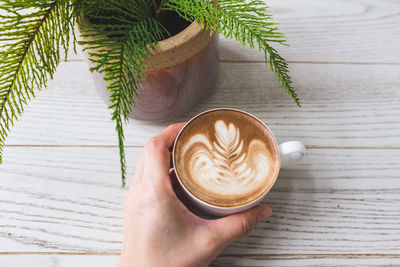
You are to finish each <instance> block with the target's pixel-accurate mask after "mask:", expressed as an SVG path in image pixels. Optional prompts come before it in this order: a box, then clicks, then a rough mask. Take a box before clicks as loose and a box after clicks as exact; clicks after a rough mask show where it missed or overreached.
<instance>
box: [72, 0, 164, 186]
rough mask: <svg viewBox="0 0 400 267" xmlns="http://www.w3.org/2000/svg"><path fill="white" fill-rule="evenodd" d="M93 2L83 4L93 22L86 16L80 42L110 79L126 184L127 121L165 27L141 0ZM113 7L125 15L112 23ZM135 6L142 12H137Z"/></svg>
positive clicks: (112, 105)
mask: <svg viewBox="0 0 400 267" xmlns="http://www.w3.org/2000/svg"><path fill="white" fill-rule="evenodd" d="M93 4H94V5H96V6H95V7H92V6H90V5H87V6H85V7H83V8H84V9H86V10H85V11H84V14H85V17H86V18H87V19H88V20H90V22H89V23H85V22H84V21H83V20H82V27H81V29H84V32H83V34H82V35H81V37H82V38H83V41H80V42H79V43H80V44H82V45H83V46H84V47H85V50H86V51H87V52H88V54H89V59H90V60H91V62H93V63H94V64H95V67H93V68H91V71H97V72H99V73H103V74H104V80H105V81H107V82H108V85H107V90H108V92H109V93H110V96H109V99H110V102H111V104H110V106H109V109H111V113H112V119H113V120H114V121H115V123H116V131H117V135H118V144H119V151H120V163H121V174H122V185H123V186H124V185H125V180H126V160H125V152H124V130H123V125H124V122H126V121H127V120H128V118H129V115H130V114H131V112H132V107H134V105H135V103H134V99H133V97H134V96H135V95H137V91H138V89H139V88H140V87H141V86H142V82H143V78H144V70H145V67H146V64H145V60H146V59H147V58H148V56H149V55H150V53H151V51H152V50H154V48H155V45H156V44H157V42H158V41H159V40H161V39H163V32H164V31H165V29H164V27H163V26H162V25H161V24H159V22H158V21H157V20H155V19H154V18H153V17H152V14H151V13H150V11H148V12H143V11H146V10H147V9H145V8H141V7H140V5H143V2H141V1H120V0H114V1H93ZM91 10H94V11H95V12H91ZM110 10H111V11H112V13H113V14H123V16H122V15H121V16H112V18H113V21H112V23H110V24H107V22H109V21H107V20H106V21H104V20H103V18H104V14H105V13H107V12H110ZM134 10H141V11H142V12H140V13H138V12H136V13H135V12H134ZM131 12H132V13H131ZM127 18H129V20H127ZM127 21H129V23H127ZM110 29H112V32H110Z"/></svg>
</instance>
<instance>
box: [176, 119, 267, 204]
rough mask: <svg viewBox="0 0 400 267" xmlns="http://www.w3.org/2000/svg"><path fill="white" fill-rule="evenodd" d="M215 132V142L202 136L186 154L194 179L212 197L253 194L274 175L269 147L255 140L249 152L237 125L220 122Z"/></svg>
mask: <svg viewBox="0 0 400 267" xmlns="http://www.w3.org/2000/svg"><path fill="white" fill-rule="evenodd" d="M214 128H215V130H214V133H215V141H214V142H211V141H210V140H209V139H208V138H207V136H206V135H204V134H201V133H199V134H196V135H194V136H193V137H192V138H191V139H190V140H189V141H188V143H187V144H186V146H185V148H184V149H183V151H182V153H183V157H184V158H186V159H187V162H188V164H187V165H186V167H187V170H186V171H187V173H188V174H189V175H190V177H191V179H192V180H193V181H194V182H195V183H196V184H197V185H199V186H201V187H203V189H206V190H207V191H209V192H210V193H214V194H218V195H229V196H230V195H237V194H246V193H249V192H251V191H253V190H254V188H257V187H259V186H260V185H261V184H262V183H264V182H265V177H268V176H269V175H270V173H271V172H272V171H273V162H271V159H270V158H271V157H268V156H267V155H269V154H270V152H269V150H268V148H267V147H266V146H265V144H264V143H263V142H262V141H260V140H258V139H253V140H249V145H248V148H247V149H245V148H244V145H243V139H242V138H241V135H240V130H239V128H238V127H237V126H235V125H234V124H233V123H229V124H227V123H225V122H224V121H222V120H218V121H216V122H215V125H214Z"/></svg>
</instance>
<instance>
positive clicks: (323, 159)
mask: <svg viewBox="0 0 400 267" xmlns="http://www.w3.org/2000/svg"><path fill="white" fill-rule="evenodd" d="M139 152H140V149H139V148H129V149H128V150H127V156H128V162H129V164H128V166H129V169H128V177H129V180H131V179H132V177H133V174H134V166H135V165H136V162H137V159H138V156H139ZM6 153H7V155H8V158H7V159H6V161H5V162H4V164H3V165H2V166H0V177H2V183H1V185H0V195H1V199H0V243H1V244H2V249H1V250H2V252H15V251H19V252H32V251H37V252H40V251H42V252H67V253H68V252H80V253H88V252H90V253H110V252H113V253H118V252H119V250H120V247H121V237H122V236H121V235H122V202H123V199H124V195H125V193H126V189H122V188H121V187H120V176H119V163H118V157H117V153H118V152H117V149H116V148H25V147H23V148H22V147H21V148H17V147H13V148H10V147H8V148H7V149H6ZM399 160H400V153H399V151H398V150H343V149H337V150H335V149H327V150H322V149H318V150H312V151H310V152H309V153H308V155H307V157H306V158H305V159H304V161H302V162H301V163H299V165H297V166H293V167H292V168H290V169H286V170H282V172H281V174H280V176H279V178H278V181H277V183H276V184H275V186H274V188H273V190H272V191H271V192H270V193H269V194H268V196H267V198H266V199H265V201H264V202H265V203H267V204H269V205H270V206H271V207H272V210H273V215H272V216H271V217H270V219H269V220H268V221H267V222H263V223H261V224H259V225H258V226H257V228H256V229H255V230H253V231H252V232H251V233H250V235H249V236H247V237H245V238H242V239H240V240H238V241H237V242H235V243H233V244H232V245H231V246H230V247H228V248H227V249H226V250H225V251H224V252H223V255H232V254H246V255H247V254H330V253H333V254H338V253H345V254H360V253H361V254H362V253H364V254H368V253H371V252H373V253H376V254H400V247H399V246H398V244H399V243H400V208H399V206H398V201H399V200H400V199H399V195H400V185H399V183H398V179H399V178H400V177H399V173H400V169H399V165H398V162H399ZM129 182H130V181H129ZM224 257H225V259H224V261H229V259H228V258H229V257H228V256H224Z"/></svg>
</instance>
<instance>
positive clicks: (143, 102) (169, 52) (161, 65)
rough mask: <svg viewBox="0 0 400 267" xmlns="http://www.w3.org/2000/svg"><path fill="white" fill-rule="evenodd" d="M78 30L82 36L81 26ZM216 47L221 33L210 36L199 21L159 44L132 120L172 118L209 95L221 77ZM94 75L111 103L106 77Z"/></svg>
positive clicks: (150, 62)
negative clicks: (219, 75)
mask: <svg viewBox="0 0 400 267" xmlns="http://www.w3.org/2000/svg"><path fill="white" fill-rule="evenodd" d="M76 30H77V32H78V34H79V27H76ZM79 35H80V34H79ZM217 46H218V34H216V33H214V34H212V35H211V34H210V32H209V31H208V30H205V29H202V28H201V26H200V25H199V24H198V23H196V22H193V23H192V24H190V25H189V26H188V27H187V28H186V29H185V30H183V31H181V32H179V33H178V34H176V35H174V36H172V37H170V38H168V39H165V40H162V41H160V42H159V43H158V45H157V46H156V49H155V54H152V55H151V56H150V57H149V59H148V61H147V63H148V67H147V68H146V70H145V76H146V79H145V82H144V83H143V86H142V89H140V90H139V91H138V95H139V97H135V99H134V101H135V107H133V111H132V114H131V117H132V118H134V119H139V120H148V121H164V120H169V119H173V118H176V117H179V116H181V115H183V114H185V113H186V112H188V111H189V110H191V108H192V107H193V106H195V105H196V104H197V103H198V102H199V101H200V100H202V99H203V98H204V97H206V96H208V95H210V94H211V93H212V91H213V89H214V87H215V84H216V80H217V76H218V64H219V61H218V50H217ZM85 55H86V58H88V55H87V53H85ZM87 62H88V64H89V66H90V67H92V66H93V63H92V62H90V61H89V60H87ZM92 76H93V80H94V83H95V86H96V89H97V91H98V93H99V95H100V97H101V98H102V99H103V101H104V102H106V103H107V104H109V103H110V102H109V92H108V91H107V90H106V87H107V83H106V82H105V81H104V80H103V77H104V75H103V74H101V73H98V72H93V73H92Z"/></svg>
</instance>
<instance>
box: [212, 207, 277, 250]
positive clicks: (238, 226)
mask: <svg viewBox="0 0 400 267" xmlns="http://www.w3.org/2000/svg"><path fill="white" fill-rule="evenodd" d="M271 214H272V211H271V208H270V207H268V206H267V205H259V206H257V207H254V208H251V209H249V210H246V211H243V212H240V213H236V214H233V215H230V216H228V217H225V218H221V219H218V220H214V221H212V223H211V226H212V227H211V228H212V232H213V233H212V234H213V235H214V236H218V237H219V240H220V241H221V242H222V243H223V246H224V247H225V246H227V245H229V244H230V243H232V242H233V241H235V240H236V239H238V238H239V237H242V236H245V235H247V234H248V233H250V231H251V230H252V229H253V228H254V227H255V226H256V225H257V223H259V222H261V221H263V220H265V219H267V218H268V217H269V216H270V215H271Z"/></svg>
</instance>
